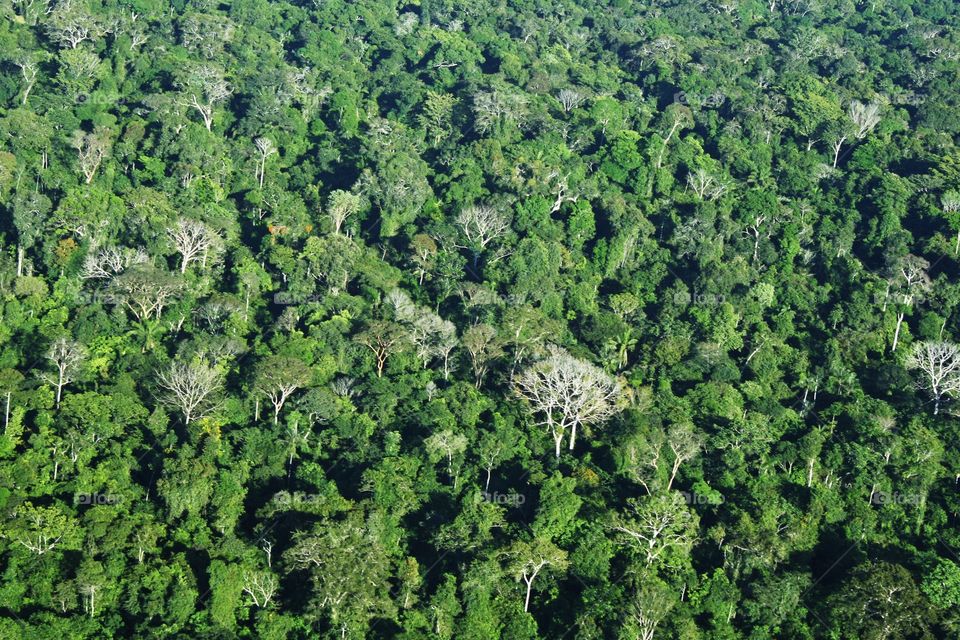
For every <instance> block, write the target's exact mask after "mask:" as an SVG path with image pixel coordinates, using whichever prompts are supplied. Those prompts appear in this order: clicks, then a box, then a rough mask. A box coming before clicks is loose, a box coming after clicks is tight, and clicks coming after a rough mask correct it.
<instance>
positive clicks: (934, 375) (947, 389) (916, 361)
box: [906, 342, 960, 415]
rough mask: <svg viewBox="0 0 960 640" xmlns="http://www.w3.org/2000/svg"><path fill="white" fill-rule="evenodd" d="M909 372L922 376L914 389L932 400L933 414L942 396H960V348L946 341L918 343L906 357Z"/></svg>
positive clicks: (938, 407)
mask: <svg viewBox="0 0 960 640" xmlns="http://www.w3.org/2000/svg"><path fill="white" fill-rule="evenodd" d="M906 366H907V368H908V369H914V370H917V371H920V372H921V373H922V374H923V375H922V376H921V378H920V379H919V380H918V381H917V387H918V388H920V389H923V390H924V391H926V392H927V393H928V394H929V395H930V396H931V397H932V398H933V414H934V415H937V414H938V413H940V405H941V403H942V402H943V399H944V398H945V397H956V396H960V346H958V345H955V344H951V343H949V342H918V343H916V344H914V345H913V349H912V350H911V351H910V355H909V356H908V357H907V361H906Z"/></svg>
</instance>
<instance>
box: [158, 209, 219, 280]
mask: <svg viewBox="0 0 960 640" xmlns="http://www.w3.org/2000/svg"><path fill="white" fill-rule="evenodd" d="M167 237H168V238H169V239H170V241H171V242H172V243H173V245H174V247H176V249H177V253H179V254H180V273H186V272H187V267H188V266H190V263H191V262H196V261H200V262H201V264H203V265H206V263H207V259H208V257H209V256H210V253H211V252H212V251H214V250H216V249H217V248H219V247H220V241H221V238H220V235H219V234H218V233H217V232H216V231H214V230H213V229H211V228H210V227H209V226H207V225H206V224H204V223H203V222H200V221H199V220H191V219H190V218H180V219H179V220H177V224H176V226H174V227H172V228H170V229H167Z"/></svg>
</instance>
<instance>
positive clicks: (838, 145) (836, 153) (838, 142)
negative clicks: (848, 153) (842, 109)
mask: <svg viewBox="0 0 960 640" xmlns="http://www.w3.org/2000/svg"><path fill="white" fill-rule="evenodd" d="M846 141H847V136H846V135H842V134H838V135H837V136H836V137H835V138H834V139H833V142H832V143H831V146H832V147H833V168H834V169H836V168H837V162H839V161H840V149H842V148H843V143H844V142H846Z"/></svg>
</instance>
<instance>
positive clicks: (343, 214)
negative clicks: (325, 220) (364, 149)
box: [327, 189, 422, 281]
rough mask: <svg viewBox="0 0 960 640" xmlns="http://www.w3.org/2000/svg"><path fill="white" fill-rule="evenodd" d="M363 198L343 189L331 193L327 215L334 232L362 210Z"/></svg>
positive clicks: (338, 230) (337, 231)
mask: <svg viewBox="0 0 960 640" xmlns="http://www.w3.org/2000/svg"><path fill="white" fill-rule="evenodd" d="M361 200H362V198H361V196H360V195H359V194H356V193H351V192H350V191H343V190H342V189H337V190H335V191H333V192H331V193H330V197H329V198H328V199H327V215H328V216H330V222H332V223H333V232H334V233H340V229H341V228H342V227H343V224H344V223H345V222H346V221H347V219H348V218H349V217H350V216H353V215H356V214H357V213H358V212H359V211H360V204H361ZM421 281H422V279H421Z"/></svg>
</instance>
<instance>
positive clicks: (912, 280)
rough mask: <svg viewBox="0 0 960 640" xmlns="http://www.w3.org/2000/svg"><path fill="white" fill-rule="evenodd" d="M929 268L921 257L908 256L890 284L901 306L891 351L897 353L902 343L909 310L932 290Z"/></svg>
mask: <svg viewBox="0 0 960 640" xmlns="http://www.w3.org/2000/svg"><path fill="white" fill-rule="evenodd" d="M929 267H930V263H929V262H927V261H926V260H925V259H923V258H921V257H920V256H915V255H913V254H907V255H906V256H904V257H903V259H902V260H901V262H900V266H899V267H898V268H897V272H896V274H895V275H894V278H893V280H892V281H891V282H890V285H891V286H892V287H893V288H894V293H895V295H894V299H895V300H896V302H897V303H898V304H899V305H900V308H899V309H898V310H897V328H896V330H895V331H894V333H893V347H892V348H891V349H890V350H891V351H896V350H897V345H898V344H899V343H900V329H901V327H902V326H903V318H904V316H905V315H906V313H907V309H909V308H910V307H911V306H913V303H914V302H915V301H916V299H917V297H918V296H922V295H923V294H925V293H926V292H928V291H929V290H930V286H931V283H930V276H929V275H927V269H928V268H929ZM884 306H886V305H884Z"/></svg>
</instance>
